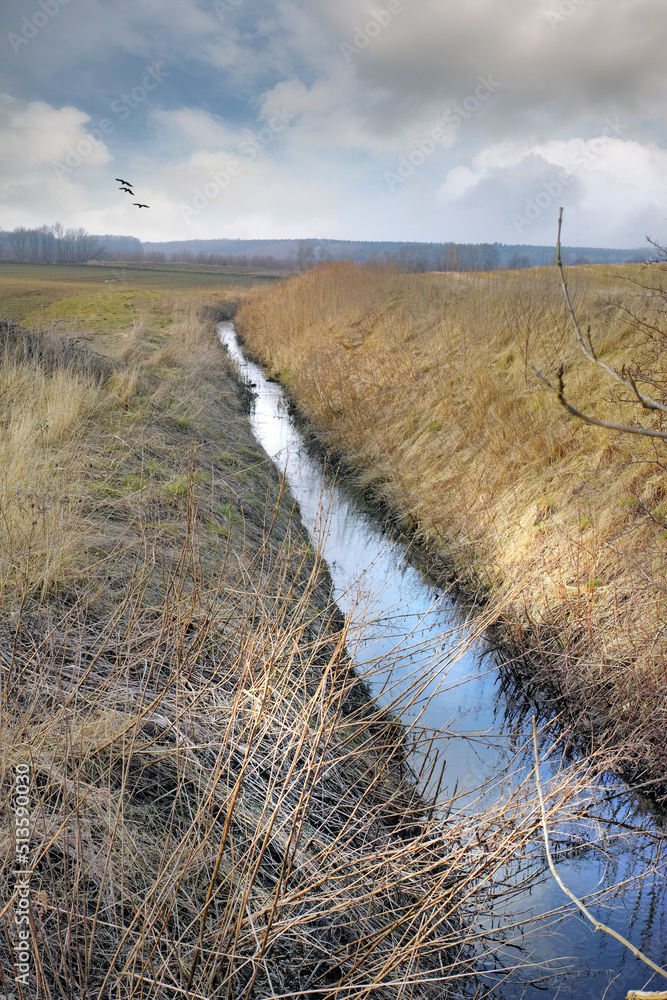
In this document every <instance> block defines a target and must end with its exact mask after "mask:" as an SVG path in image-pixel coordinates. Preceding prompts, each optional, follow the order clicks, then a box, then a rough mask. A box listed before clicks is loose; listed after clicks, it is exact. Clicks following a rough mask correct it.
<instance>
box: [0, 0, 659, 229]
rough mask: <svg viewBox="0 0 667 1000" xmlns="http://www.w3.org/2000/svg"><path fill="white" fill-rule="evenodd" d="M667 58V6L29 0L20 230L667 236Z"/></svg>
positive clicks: (18, 123) (21, 69)
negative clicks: (127, 186) (129, 188)
mask: <svg viewBox="0 0 667 1000" xmlns="http://www.w3.org/2000/svg"><path fill="white" fill-rule="evenodd" d="M666 52H667V3H666V0H12V2H11V3H6V4H3V5H2V12H1V13H0V55H1V57H0V229H13V228H14V227H16V226H19V225H22V226H27V227H33V226H40V225H42V224H52V223H54V222H56V221H60V222H62V223H63V224H64V225H65V226H67V227H69V226H83V227H84V228H86V229H87V230H88V231H90V232H93V233H97V234H103V233H115V234H125V235H133V236H137V237H139V239H141V240H146V241H159V240H171V239H179V240H183V239H202V238H206V239H210V238H220V237H227V238H242V239H261V238H271V239H274V238H298V239H303V238H308V237H312V238H318V239H324V238H332V239H353V240H401V241H403V240H415V241H420V242H446V241H449V240H453V241H455V242H474V243H478V242H496V241H498V242H503V243H532V244H553V243H554V240H555V233H556V226H557V218H558V208H559V206H560V205H563V206H564V208H565V216H564V228H563V241H564V243H566V244H569V245H577V246H606V247H641V246H643V245H644V244H645V239H646V237H647V236H651V237H653V238H655V239H657V240H659V241H662V242H666V241H667V102H666V100H665V98H666V96H667V94H666V91H667V57H666V55H665V53H666ZM117 177H119V178H122V179H125V180H129V181H130V182H131V183H132V185H133V191H134V193H135V197H134V198H133V197H132V196H131V195H128V194H126V193H123V192H122V191H119V190H118V184H117V182H116V180H115V178H117ZM133 201H140V202H143V203H146V204H148V205H149V206H150V207H149V208H148V209H143V208H142V209H139V208H137V207H135V206H134V205H133Z"/></svg>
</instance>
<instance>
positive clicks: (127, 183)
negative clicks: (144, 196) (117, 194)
mask: <svg viewBox="0 0 667 1000" xmlns="http://www.w3.org/2000/svg"><path fill="white" fill-rule="evenodd" d="M116 180H117V181H118V183H119V184H124V185H125V186H126V187H132V182H131V181H124V180H123V178H122V177H117V178H116Z"/></svg>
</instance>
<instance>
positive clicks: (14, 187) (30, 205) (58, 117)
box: [0, 94, 111, 226]
mask: <svg viewBox="0 0 667 1000" xmlns="http://www.w3.org/2000/svg"><path fill="white" fill-rule="evenodd" d="M89 121H90V117H89V115H87V114H86V113H85V112H83V111H80V110H79V109H77V108H73V107H64V108H59V109H56V108H53V107H51V105H49V104H47V103H46V102H44V101H30V102H25V101H20V100H17V99H16V98H14V97H11V96H10V95H9V94H0V147H1V148H2V150H3V157H2V160H0V198H1V200H2V202H4V203H5V206H6V207H5V209H4V212H3V225H5V226H8V225H9V226H11V225H12V223H13V224H15V225H18V224H20V223H23V224H25V222H26V221H29V222H34V223H37V224H41V223H42V222H44V221H46V220H45V218H44V216H45V214H46V215H48V216H49V217H52V216H53V213H54V209H59V210H60V213H61V214H63V213H66V212H67V211H71V210H73V209H74V206H75V205H76V206H80V205H81V204H82V203H83V204H84V205H85V203H86V202H87V201H89V200H90V193H89V192H88V190H87V187H86V183H87V182H88V181H90V180H91V178H92V179H93V180H94V179H95V178H99V177H100V176H101V175H102V174H103V170H104V167H105V165H106V164H107V163H109V161H110V160H111V155H110V153H109V150H108V148H107V146H106V143H105V136H104V134H103V133H101V132H97V135H94V134H93V133H92V132H90V131H89V130H88V129H87V127H86V123H87V122H89ZM68 163H70V164H72V166H71V167H68V166H67V164H68ZM58 165H60V167H61V168H62V169H60V170H59V169H58ZM14 220H15V221H14Z"/></svg>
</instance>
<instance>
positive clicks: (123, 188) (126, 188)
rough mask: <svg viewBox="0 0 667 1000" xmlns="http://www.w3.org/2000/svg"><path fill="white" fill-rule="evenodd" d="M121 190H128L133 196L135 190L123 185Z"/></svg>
mask: <svg viewBox="0 0 667 1000" xmlns="http://www.w3.org/2000/svg"><path fill="white" fill-rule="evenodd" d="M120 190H121V191H126V192H127V193H128V194H131V195H132V196H134V191H133V190H132V188H129V187H122V188H121V189H120Z"/></svg>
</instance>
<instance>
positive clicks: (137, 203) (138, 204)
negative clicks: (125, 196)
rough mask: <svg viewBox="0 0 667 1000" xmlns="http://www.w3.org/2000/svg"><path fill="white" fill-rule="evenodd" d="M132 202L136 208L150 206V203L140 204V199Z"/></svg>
mask: <svg viewBox="0 0 667 1000" xmlns="http://www.w3.org/2000/svg"><path fill="white" fill-rule="evenodd" d="M132 204H133V205H136V206H137V208H150V207H151V206H150V205H142V204H141V202H140V201H133V202H132Z"/></svg>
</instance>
